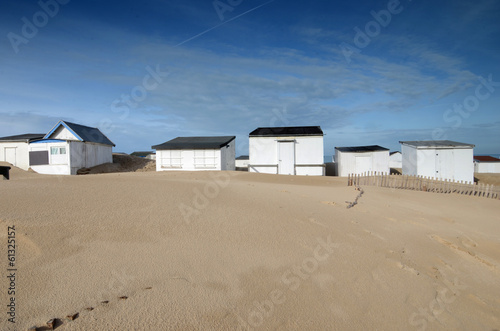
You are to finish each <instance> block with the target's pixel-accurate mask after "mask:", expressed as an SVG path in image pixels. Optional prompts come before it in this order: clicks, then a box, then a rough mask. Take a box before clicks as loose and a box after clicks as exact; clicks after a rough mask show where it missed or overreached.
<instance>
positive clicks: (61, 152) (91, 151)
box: [29, 121, 115, 175]
mask: <svg viewBox="0 0 500 331" xmlns="http://www.w3.org/2000/svg"><path fill="white" fill-rule="evenodd" d="M113 146H115V144H113V143H112V142H111V140H109V139H108V137H106V136H105V135H104V134H103V133H102V132H101V131H99V129H97V128H91V127H88V126H84V125H80V124H75V123H70V122H66V121H59V122H58V123H57V124H56V125H55V126H54V127H53V128H52V130H50V131H49V132H48V133H47V134H46V135H45V136H44V137H43V139H41V140H37V141H33V142H31V143H30V144H29V163H30V167H31V169H33V170H34V171H36V172H38V173H41V174H48V175H76V172H77V171H78V169H81V168H89V167H93V166H96V165H99V164H103V163H112V162H113V156H112V148H113Z"/></svg>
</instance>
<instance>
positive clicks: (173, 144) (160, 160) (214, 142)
mask: <svg viewBox="0 0 500 331" xmlns="http://www.w3.org/2000/svg"><path fill="white" fill-rule="evenodd" d="M235 139H236V137H235V136H223V137H177V138H175V139H172V140H169V141H167V142H164V143H163V144H159V145H155V146H151V148H152V149H155V150H156V171H175V170H194V171H200V170H235Z"/></svg>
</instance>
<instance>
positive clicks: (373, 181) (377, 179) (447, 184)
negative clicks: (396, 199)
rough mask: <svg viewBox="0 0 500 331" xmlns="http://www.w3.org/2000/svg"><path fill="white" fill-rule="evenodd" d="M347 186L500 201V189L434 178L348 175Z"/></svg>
mask: <svg viewBox="0 0 500 331" xmlns="http://www.w3.org/2000/svg"><path fill="white" fill-rule="evenodd" d="M347 185H348V186H361V185H369V186H370V185H372V186H379V187H389V188H394V189H405V190H415V191H425V192H437V193H457V194H462V195H470V196H476V197H484V198H491V199H500V187H495V186H493V185H485V184H477V183H473V182H464V181H460V182H453V181H450V180H437V179H435V178H430V177H423V176H409V175H390V174H387V173H380V172H378V173H377V172H373V171H372V172H367V173H364V174H362V175H354V174H352V175H349V176H348V177H347Z"/></svg>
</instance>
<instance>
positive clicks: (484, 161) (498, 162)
mask: <svg viewBox="0 0 500 331" xmlns="http://www.w3.org/2000/svg"><path fill="white" fill-rule="evenodd" d="M474 172H476V173H480V174H500V159H497V158H496V157H493V156H488V155H485V156H474Z"/></svg>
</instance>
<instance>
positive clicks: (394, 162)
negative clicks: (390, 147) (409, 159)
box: [389, 151, 403, 169]
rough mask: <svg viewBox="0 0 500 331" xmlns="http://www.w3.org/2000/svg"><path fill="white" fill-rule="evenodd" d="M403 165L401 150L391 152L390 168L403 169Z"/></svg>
mask: <svg viewBox="0 0 500 331" xmlns="http://www.w3.org/2000/svg"><path fill="white" fill-rule="evenodd" d="M402 167H403V154H401V152H399V151H396V152H390V153H389V168H396V169H401V168H402Z"/></svg>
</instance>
